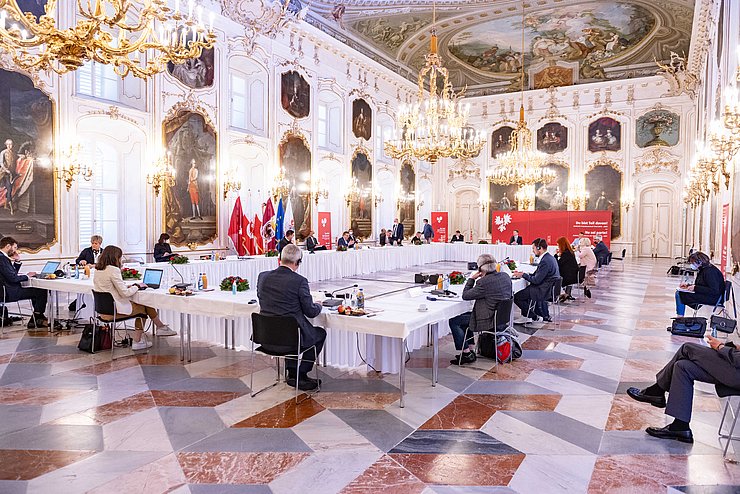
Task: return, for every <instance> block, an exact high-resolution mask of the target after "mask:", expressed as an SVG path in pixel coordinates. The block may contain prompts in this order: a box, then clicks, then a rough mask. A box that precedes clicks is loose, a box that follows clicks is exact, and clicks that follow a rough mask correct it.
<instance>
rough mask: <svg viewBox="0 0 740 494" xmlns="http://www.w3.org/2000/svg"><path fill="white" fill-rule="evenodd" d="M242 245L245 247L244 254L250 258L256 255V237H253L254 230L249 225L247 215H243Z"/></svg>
mask: <svg viewBox="0 0 740 494" xmlns="http://www.w3.org/2000/svg"><path fill="white" fill-rule="evenodd" d="M242 232H243V235H242V245H244V252H245V254H246V255H248V256H252V255H254V237H253V236H252V228H251V225H250V224H249V218H247V216H246V215H242Z"/></svg>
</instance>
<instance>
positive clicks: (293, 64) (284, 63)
mask: <svg viewBox="0 0 740 494" xmlns="http://www.w3.org/2000/svg"><path fill="white" fill-rule="evenodd" d="M276 58H278V57H276ZM277 65H279V66H280V67H289V68H292V69H294V70H295V69H300V70H301V71H302V72H303V73H304V74H305V75H306V77H308V78H309V79H310V78H311V77H312V76H311V74H310V73H309V71H308V69H307V68H306V67H304V66H303V65H301V62H300V61H299V60H298V59H297V58H294V59H293V60H286V59H282V60H281V61H280V62H278V64H277Z"/></svg>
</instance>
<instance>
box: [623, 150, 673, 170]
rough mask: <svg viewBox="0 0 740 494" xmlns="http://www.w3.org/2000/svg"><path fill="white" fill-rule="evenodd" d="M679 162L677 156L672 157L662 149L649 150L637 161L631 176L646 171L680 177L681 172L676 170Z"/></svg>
mask: <svg viewBox="0 0 740 494" xmlns="http://www.w3.org/2000/svg"><path fill="white" fill-rule="evenodd" d="M680 162H681V159H680V158H679V157H678V156H674V155H673V154H671V153H670V152H668V150H666V149H665V148H664V147H654V148H650V149H649V150H648V151H646V152H645V153H644V154H643V155H642V156H641V157H639V158H638V159H637V161H636V162H635V169H634V171H633V172H632V175H637V174H639V173H645V172H648V171H652V172H653V173H659V172H662V171H667V172H671V173H675V174H676V175H680V174H681V171H680V170H679V168H678V165H679V163H680Z"/></svg>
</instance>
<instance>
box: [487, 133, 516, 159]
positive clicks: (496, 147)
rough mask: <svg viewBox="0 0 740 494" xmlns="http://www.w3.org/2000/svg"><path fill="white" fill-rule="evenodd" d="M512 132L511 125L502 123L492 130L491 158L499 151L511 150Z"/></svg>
mask: <svg viewBox="0 0 740 494" xmlns="http://www.w3.org/2000/svg"><path fill="white" fill-rule="evenodd" d="M512 132H514V128H513V127H509V126H508V125H504V126H503V127H499V128H498V129H496V130H494V131H493V133H492V134H491V158H495V157H496V156H498V155H499V154H501V153H505V152H507V151H511V143H510V142H509V139H511V133H512Z"/></svg>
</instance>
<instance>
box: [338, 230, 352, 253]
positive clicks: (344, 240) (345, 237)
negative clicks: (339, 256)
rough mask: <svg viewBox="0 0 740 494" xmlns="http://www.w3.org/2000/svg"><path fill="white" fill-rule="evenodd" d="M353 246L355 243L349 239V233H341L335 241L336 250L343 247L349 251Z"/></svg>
mask: <svg viewBox="0 0 740 494" xmlns="http://www.w3.org/2000/svg"><path fill="white" fill-rule="evenodd" d="M350 242H351V243H350ZM354 246H355V243H354V242H353V241H352V239H350V238H349V232H346V231H345V232H342V236H341V237H339V238H338V239H337V248H339V247H345V248H347V249H351V248H352V247H354Z"/></svg>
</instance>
